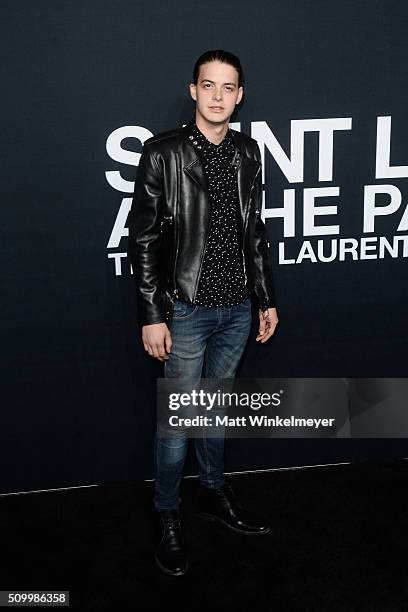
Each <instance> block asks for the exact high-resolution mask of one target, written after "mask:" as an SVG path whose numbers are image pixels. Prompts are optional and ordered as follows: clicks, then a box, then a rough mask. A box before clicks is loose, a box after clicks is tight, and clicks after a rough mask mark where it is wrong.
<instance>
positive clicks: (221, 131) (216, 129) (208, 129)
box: [195, 113, 229, 145]
mask: <svg viewBox="0 0 408 612" xmlns="http://www.w3.org/2000/svg"><path fill="white" fill-rule="evenodd" d="M195 123H196V126H197V127H198V129H199V130H200V132H202V133H203V134H204V136H205V137H206V138H207V139H208V140H209V141H210V142H212V143H213V144H216V145H218V144H220V142H222V141H223V140H224V138H225V135H226V133H227V132H228V128H229V125H228V121H226V122H225V123H221V124H217V125H213V124H211V123H209V122H208V121H206V120H205V119H204V118H203V117H202V116H201V115H199V114H198V113H196V116H195Z"/></svg>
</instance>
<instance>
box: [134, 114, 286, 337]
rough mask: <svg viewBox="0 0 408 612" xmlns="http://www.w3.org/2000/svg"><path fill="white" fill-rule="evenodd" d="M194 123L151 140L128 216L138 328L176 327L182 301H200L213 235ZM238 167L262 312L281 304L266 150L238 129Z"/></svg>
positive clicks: (249, 262) (246, 258)
mask: <svg viewBox="0 0 408 612" xmlns="http://www.w3.org/2000/svg"><path fill="white" fill-rule="evenodd" d="M193 122H194V119H191V120H190V121H189V123H188V124H187V125H186V126H184V127H182V128H178V129H174V130H170V131H167V132H162V133H161V134H157V135H156V136H152V137H151V138H149V139H148V140H146V141H145V143H144V145H143V151H142V155H141V158H140V161H139V166H138V171H137V177H136V181H135V189H134V194H133V202H132V206H131V209H130V212H129V217H128V227H129V243H128V244H129V246H128V256H129V258H130V262H131V265H132V270H133V276H134V280H135V284H136V294H137V310H138V323H139V325H140V326H143V325H149V324H151V323H160V322H166V323H168V322H170V321H171V319H172V315H173V308H172V305H173V301H174V299H175V298H178V299H181V300H185V301H187V302H190V303H191V302H193V301H194V299H195V296H196V292H197V287H198V281H199V278H200V272H201V266H202V262H203V257H204V253H205V245H206V240H207V236H208V230H209V220H210V209H209V207H210V198H209V194H208V189H207V186H206V178H205V174H204V170H203V166H202V163H201V159H200V158H199V157H198V152H197V151H196V149H195V147H194V145H193V144H192V142H191V139H189V135H190V133H191V127H192V125H193ZM231 132H232V136H233V139H234V142H235V145H236V153H235V156H234V159H233V161H232V162H231V163H232V164H235V165H236V167H237V168H238V170H237V176H238V194H239V198H238V200H239V204H238V206H239V210H240V215H239V219H240V223H239V241H240V242H239V243H240V246H241V251H242V254H243V262H244V271H245V277H246V283H247V288H248V289H249V291H250V292H251V293H252V292H254V298H255V303H256V306H257V307H258V308H261V309H262V310H265V309H267V308H271V307H274V306H275V295H274V288H273V281H272V269H271V262H270V259H269V243H268V241H267V234H266V228H265V225H264V223H263V221H262V219H261V208H262V172H261V153H260V150H259V146H258V143H257V142H256V140H255V139H253V138H251V137H250V136H247V135H246V134H242V133H241V132H237V131H235V130H232V129H231Z"/></svg>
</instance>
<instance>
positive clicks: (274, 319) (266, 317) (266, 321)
mask: <svg viewBox="0 0 408 612" xmlns="http://www.w3.org/2000/svg"><path fill="white" fill-rule="evenodd" d="M278 320H279V319H278V314H277V312H276V308H268V309H267V310H264V311H263V312H262V310H261V309H259V332H258V335H257V337H256V341H257V342H258V340H260V341H261V344H263V343H264V342H266V341H267V340H269V338H270V337H271V336H272V335H273V334H274V333H275V327H276V326H277V324H278Z"/></svg>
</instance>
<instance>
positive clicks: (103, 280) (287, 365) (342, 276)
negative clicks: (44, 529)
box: [0, 0, 408, 492]
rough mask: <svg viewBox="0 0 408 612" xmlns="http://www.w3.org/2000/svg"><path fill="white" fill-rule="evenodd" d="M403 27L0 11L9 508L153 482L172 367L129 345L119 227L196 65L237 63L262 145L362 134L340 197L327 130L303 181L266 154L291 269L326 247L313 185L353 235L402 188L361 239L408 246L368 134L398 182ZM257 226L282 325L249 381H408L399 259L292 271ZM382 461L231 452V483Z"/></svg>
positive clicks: (133, 10)
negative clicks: (310, 218)
mask: <svg viewBox="0 0 408 612" xmlns="http://www.w3.org/2000/svg"><path fill="white" fill-rule="evenodd" d="M407 12H408V11H407V8H406V3H405V2H403V1H402V0H401V1H392V0H384V1H382V2H381V1H376V0H360V1H358V2H356V1H355V0H343V1H342V2H337V1H332V0H324V1H323V0H314V1H313V2H310V1H306V0H292V1H288V0H269V1H266V0H262V1H260V0H258V1H255V2H244V1H242V0H234V1H233V2H232V1H230V0H226V1H224V2H214V1H208V0H207V1H206V2H205V3H191V2H187V1H186V0H179V1H178V2H177V3H169V2H164V0H160V1H153V2H141V1H138V0H132V1H130V0H121V1H117V2H107V1H104V0H89V1H82V2H74V1H68V0H60V1H59V2H57V3H56V2H51V1H45V0H43V1H40V0H37V1H35V2H3V3H2V19H1V24H2V29H1V30H2V31H1V41H2V44H3V46H4V51H3V54H2V55H3V59H5V60H6V61H5V62H4V63H3V72H2V79H1V84H2V95H1V104H2V145H3V146H2V163H1V174H2V181H1V185H2V191H3V193H2V217H3V218H2V224H1V242H0V249H1V254H2V259H3V266H2V270H3V278H2V289H3V292H2V294H3V296H2V307H3V308H2V323H3V334H2V342H1V347H2V353H3V358H2V374H3V382H2V425H1V432H2V441H1V452H2V458H1V459H2V479H1V491H3V492H7V491H21V490H33V489H46V488H52V487H64V486H75V485H84V484H94V483H102V482H108V481H118V480H126V479H134V478H150V477H152V453H151V441H152V435H153V427H154V416H155V415H154V400H155V377H157V376H161V375H162V364H160V363H156V362H154V361H153V360H152V359H151V358H150V357H148V356H147V355H146V354H145V353H144V350H143V346H142V344H141V342H140V340H139V337H138V331H137V327H136V316H135V295H134V287H133V281H132V277H131V276H130V272H129V264H128V261H127V260H126V258H125V257H124V256H123V255H124V254H125V252H126V244H127V237H126V235H125V234H126V231H123V230H121V228H123V227H125V226H126V211H127V210H128V207H129V205H130V201H131V196H132V182H133V181H134V178H135V175H136V166H137V161H138V154H140V151H141V147H142V141H143V140H144V139H145V138H146V137H147V136H148V135H150V134H156V133H158V132H160V131H163V130H167V129H171V128H173V127H176V126H180V125H182V124H183V123H186V122H187V121H188V120H189V118H190V117H191V116H192V114H193V111H194V106H193V103H192V101H191V100H190V98H189V92H188V83H189V81H190V77H191V72H192V67H193V64H194V61H195V59H196V58H197V57H198V55H200V54H201V53H202V52H203V51H205V50H207V49H211V48H225V49H228V50H230V51H232V52H234V53H236V54H237V55H239V57H240V58H241V61H242V63H243V66H244V70H245V74H246V82H245V87H246V93H245V102H244V105H243V107H242V109H241V110H240V111H239V113H238V115H237V117H234V121H236V122H239V123H240V129H241V130H242V131H244V132H247V133H249V134H251V133H252V134H253V135H254V130H255V131H256V130H258V131H259V129H260V130H261V132H262V129H264V128H265V125H266V126H267V128H268V130H270V132H272V133H273V134H274V136H275V137H276V139H277V141H278V142H279V143H280V146H281V147H282V149H283V151H284V152H285V154H286V156H288V157H290V156H291V144H290V143H291V140H290V139H291V125H292V124H291V122H292V121H294V120H307V119H327V118H352V128H351V129H350V130H348V131H337V132H335V134H334V148H333V151H334V162H333V177H332V180H328V181H327V180H326V181H319V176H318V171H317V168H318V154H319V138H318V133H317V132H316V131H315V132H307V133H306V134H305V136H304V145H305V159H304V177H303V180H301V181H299V180H294V181H293V182H290V181H288V178H287V177H286V176H285V174H284V172H282V169H281V168H280V167H279V165H278V163H276V161H275V159H274V157H273V156H272V155H271V153H270V151H269V150H268V147H266V148H265V179H266V180H265V189H266V208H267V209H269V208H274V207H281V206H282V205H283V192H284V190H288V189H292V190H294V194H295V201H296V223H295V226H296V235H295V237H292V238H285V239H284V240H285V246H286V248H287V253H288V254H289V252H292V256H293V253H296V251H299V248H300V247H301V245H302V243H303V242H304V240H306V239H310V241H311V242H313V244H314V245H315V244H316V238H317V237H313V238H309V237H307V236H302V206H303V190H304V189H305V188H308V189H309V188H313V187H315V188H321V187H333V186H338V187H339V188H340V195H339V196H338V197H332V198H331V197H328V198H323V199H322V200H320V201H319V202H318V204H319V205H323V204H324V205H333V204H336V205H338V215H337V217H334V216H331V215H325V216H322V217H318V218H317V219H316V225H322V224H329V225H332V224H335V223H339V224H340V226H341V231H340V235H341V236H342V237H345V238H350V237H354V238H356V239H360V238H361V236H362V235H363V229H362V218H363V217H362V211H363V189H364V185H376V184H381V185H383V184H392V185H394V186H396V187H397V188H398V189H399V190H400V191H401V193H402V205H401V207H400V208H399V210H398V211H397V212H395V213H394V214H393V215H387V216H383V217H379V218H378V219H377V221H376V227H375V232H374V233H368V234H366V235H367V236H373V235H378V236H388V237H389V238H390V240H391V237H392V236H395V235H405V234H406V233H407V232H404V231H403V230H402V229H400V230H397V227H398V223H399V222H400V220H401V217H402V212H403V210H404V207H405V206H404V201H405V200H406V197H405V186H406V178H405V177H404V174H405V175H406V174H408V173H407V172H405V173H404V172H402V173H401V175H400V176H399V177H393V178H383V177H376V174H375V149H376V133H377V117H391V118H392V138H391V147H390V165H392V166H403V165H404V163H408V147H407V146H406V143H407V141H408V139H407V135H408V117H407V113H406V108H407V96H408V86H407V79H406V72H407V68H406V67H407V65H408V48H407V42H406V40H407V39H406V18H407ZM263 122H266V123H265V124H264V123H263ZM293 125H294V124H293ZM262 126H263V127H262ZM292 130H293V126H292ZM263 133H264V134H265V135H266V134H267V132H266V131H264V132H263ZM260 144H262V145H263V143H260ZM262 149H263V146H262ZM129 152H130V153H129ZM292 153H293V151H292ZM379 201H380V200H379ZM381 203H382V204H383V205H386V204H387V203H388V200H387V198H386V197H385V196H384V199H383V200H382V202H381ZM265 219H266V225H267V229H268V233H269V237H270V241H271V255H272V258H273V262H274V272H275V284H276V291H277V296H278V309H279V315H280V328H279V332H278V333H277V335H276V337H275V338H274V339H273V340H272V341H271V342H269V343H268V344H266V345H263V346H260V345H258V344H257V343H255V340H254V334H255V330H253V335H252V338H251V340H250V343H249V345H248V347H247V350H246V353H245V356H244V359H243V362H242V364H241V368H240V370H239V373H238V374H239V375H240V376H254V375H257V376H264V377H275V376H322V377H324V376H351V377H359V376H363V377H364V376H370V377H377V376H380V377H393V376H400V377H403V376H405V372H406V362H407V357H408V349H407V344H406V331H407V325H408V324H407V318H406V304H407V299H406V297H407V296H406V283H405V276H404V273H405V266H406V262H405V259H404V257H402V256H401V253H400V256H399V257H394V258H392V257H389V256H388V257H387V256H386V257H384V258H383V259H366V260H361V259H359V260H358V261H351V260H350V259H348V260H346V261H339V260H335V261H333V262H331V263H321V262H316V263H312V262H311V261H308V260H305V261H303V262H302V263H299V264H296V265H285V264H282V263H279V260H278V243H279V242H282V241H283V224H282V221H281V220H279V219H270V218H265ZM331 238H339V236H327V237H326V238H325V240H326V241H328V242H329V243H330V239H331ZM288 256H289V255H288ZM115 262H116V266H117V267H116V268H115ZM381 455H383V456H407V455H408V453H407V443H406V441H405V440H404V439H393V440H381V439H374V440H373V439H371V440H363V439H357V440H303V439H298V440H272V441H268V440H248V441H245V440H235V441H228V446H227V465H226V468H227V470H228V471H232V470H238V471H239V470H250V469H257V468H258V469H261V468H271V467H278V466H291V465H304V464H315V463H329V462H332V461H349V460H353V459H363V458H367V457H373V456H381ZM186 473H190V474H194V473H195V464H194V457H193V456H192V453H190V457H189V462H188V465H187V472H186Z"/></svg>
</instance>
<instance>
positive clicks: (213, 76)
mask: <svg viewBox="0 0 408 612" xmlns="http://www.w3.org/2000/svg"><path fill="white" fill-rule="evenodd" d="M243 92H244V90H243V87H242V86H241V87H238V72H237V70H236V69H235V68H234V66H230V65H229V64H224V63H223V62H219V61H213V62H208V63H207V64H202V65H201V66H200V74H199V76H198V81H197V85H194V83H190V93H191V97H192V98H193V100H195V101H196V111H197V113H198V114H200V115H201V116H202V117H203V118H204V119H205V120H206V121H208V122H210V123H225V122H226V121H228V119H229V118H230V117H231V115H232V113H233V112H234V109H235V106H236V104H239V102H240V101H241V98H242V95H243Z"/></svg>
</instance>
